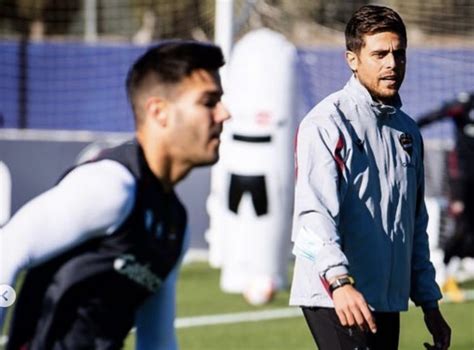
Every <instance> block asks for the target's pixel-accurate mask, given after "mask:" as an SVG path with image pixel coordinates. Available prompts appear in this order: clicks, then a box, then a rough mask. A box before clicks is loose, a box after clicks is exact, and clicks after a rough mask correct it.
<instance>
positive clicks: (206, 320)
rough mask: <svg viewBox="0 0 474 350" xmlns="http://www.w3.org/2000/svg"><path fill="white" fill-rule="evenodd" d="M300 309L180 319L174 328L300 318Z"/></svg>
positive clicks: (291, 308) (288, 308) (290, 308)
mask: <svg viewBox="0 0 474 350" xmlns="http://www.w3.org/2000/svg"><path fill="white" fill-rule="evenodd" d="M302 315H303V314H302V312H301V309H300V308H298V307H287V308H282V309H273V310H264V311H249V312H237V313H232V314H220V315H208V316H194V317H182V318H178V319H176V321H175V323H174V325H175V327H176V328H190V327H199V326H209V325H216V324H229V323H240V322H257V321H263V320H274V319H280V318H292V317H298V316H302Z"/></svg>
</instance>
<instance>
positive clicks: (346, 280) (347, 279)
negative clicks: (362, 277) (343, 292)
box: [329, 276, 355, 293]
mask: <svg viewBox="0 0 474 350" xmlns="http://www.w3.org/2000/svg"><path fill="white" fill-rule="evenodd" d="M347 284H350V285H354V284H355V281H354V278H352V276H344V277H339V278H337V279H336V280H335V281H334V282H332V283H331V284H330V285H329V291H330V292H331V293H332V292H334V291H335V290H336V289H337V288H340V287H342V286H345V285H347Z"/></svg>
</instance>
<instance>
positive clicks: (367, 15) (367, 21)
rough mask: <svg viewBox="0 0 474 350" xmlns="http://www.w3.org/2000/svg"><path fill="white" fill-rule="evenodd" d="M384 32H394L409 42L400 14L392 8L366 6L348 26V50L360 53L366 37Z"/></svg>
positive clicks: (355, 15) (352, 18) (346, 32)
mask: <svg viewBox="0 0 474 350" xmlns="http://www.w3.org/2000/svg"><path fill="white" fill-rule="evenodd" d="M382 32H393V33H396V34H398V35H399V36H400V37H401V39H402V40H404V41H405V43H406V42H407V32H406V28H405V24H404V23H403V20H402V18H401V17H400V15H399V14H398V13H396V12H395V11H394V10H392V9H391V8H388V7H385V6H377V5H365V6H362V7H361V8H360V9H358V10H357V11H356V12H354V14H353V15H352V17H351V18H350V20H349V22H347V26H346V31H345V35H346V48H347V50H349V51H352V52H355V53H359V52H360V50H361V49H362V47H364V45H365V42H364V35H372V34H377V33H382Z"/></svg>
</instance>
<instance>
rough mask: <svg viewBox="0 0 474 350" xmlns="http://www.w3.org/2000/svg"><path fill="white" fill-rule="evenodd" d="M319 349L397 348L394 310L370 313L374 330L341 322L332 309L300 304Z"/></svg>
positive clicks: (396, 318)
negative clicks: (372, 317)
mask: <svg viewBox="0 0 474 350" xmlns="http://www.w3.org/2000/svg"><path fill="white" fill-rule="evenodd" d="M302 309H303V314H304V317H305V319H306V322H307V323H308V326H309V329H310V331H311V334H312V335H313V338H314V340H315V342H316V345H317V346H318V349H319V350H397V349H398V338H399V334H400V314H399V313H398V312H373V313H372V314H373V316H374V317H375V322H376V325H377V333H376V334H373V333H371V332H370V331H365V332H364V331H362V330H360V329H359V327H358V326H353V327H345V326H342V325H341V322H340V321H339V318H338V317H337V314H336V311H335V310H334V309H333V308H324V307H302Z"/></svg>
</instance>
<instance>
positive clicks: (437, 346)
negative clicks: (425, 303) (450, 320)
mask: <svg viewBox="0 0 474 350" xmlns="http://www.w3.org/2000/svg"><path fill="white" fill-rule="evenodd" d="M423 311H424V313H425V324H426V327H427V328H428V330H429V331H430V333H431V335H432V336H433V342H434V345H431V344H428V343H424V345H425V348H426V349H428V350H447V349H449V345H450V344H451V328H449V326H448V324H447V323H446V321H445V320H444V318H443V315H441V312H440V311H439V309H438V308H435V309H428V310H423Z"/></svg>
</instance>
